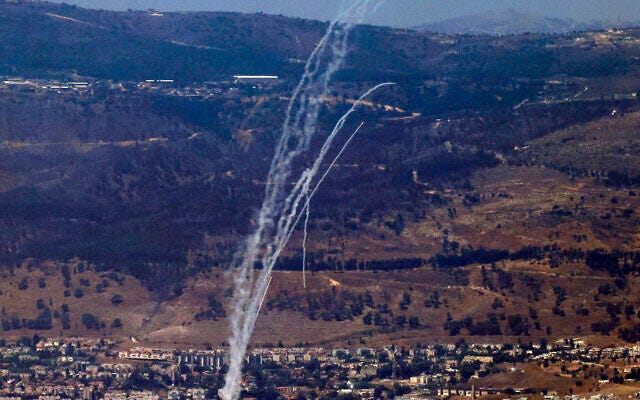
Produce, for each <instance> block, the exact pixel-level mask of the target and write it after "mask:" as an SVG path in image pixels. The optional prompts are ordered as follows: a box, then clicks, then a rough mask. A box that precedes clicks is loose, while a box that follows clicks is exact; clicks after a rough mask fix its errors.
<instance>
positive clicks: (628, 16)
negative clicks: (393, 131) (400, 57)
mask: <svg viewBox="0 0 640 400" xmlns="http://www.w3.org/2000/svg"><path fill="white" fill-rule="evenodd" d="M345 1H346V2H349V0H65V1H64V2H65V3H68V4H77V5H79V6H82V7H89V8H102V9H109V10H126V9H128V8H131V9H148V8H154V9H156V10H162V11H177V10H180V11H183V10H197V11H241V12H257V11H262V12H265V13H269V14H284V15H290V16H296V17H305V18H313V19H320V20H328V19H330V18H332V17H333V16H335V14H336V13H337V12H338V10H339V9H340V6H341V4H343V3H344V2H345ZM56 2H62V1H60V0H57V1H56ZM508 8H513V9H514V10H517V11H521V12H525V13H530V14H537V15H545V16H551V17H562V18H572V19H574V20H576V21H591V20H609V21H614V22H616V21H629V20H638V19H640V0H387V1H386V2H385V3H384V4H383V6H382V7H380V8H379V9H378V11H377V12H376V13H374V14H372V15H371V16H369V18H368V20H367V21H366V22H368V23H373V24H379V25H391V26H415V25H420V24H423V23H427V22H434V21H440V20H443V19H447V18H451V17H456V16H460V15H469V14H477V13H483V12H487V11H498V10H505V9H508Z"/></svg>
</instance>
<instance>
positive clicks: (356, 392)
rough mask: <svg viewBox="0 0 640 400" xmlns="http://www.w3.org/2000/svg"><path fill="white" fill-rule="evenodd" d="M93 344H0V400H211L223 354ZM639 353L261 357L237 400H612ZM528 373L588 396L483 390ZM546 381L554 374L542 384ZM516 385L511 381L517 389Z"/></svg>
mask: <svg viewBox="0 0 640 400" xmlns="http://www.w3.org/2000/svg"><path fill="white" fill-rule="evenodd" d="M126 344H127V343H122V342H120V343H119V342H115V341H112V340H109V339H98V338H80V337H78V338H40V337H38V336H37V335H36V336H34V337H32V338H31V337H23V338H21V339H18V340H16V341H13V342H9V341H5V340H2V341H0V345H1V347H0V383H1V391H0V399H2V400H9V399H11V400H18V399H38V400H57V399H65V398H70V399H76V398H78V399H84V400H93V399H107V400H126V399H135V400H158V399H169V400H179V399H193V400H204V399H209V398H213V399H215V398H218V396H217V390H218V389H219V388H220V387H221V385H222V384H223V383H224V373H225V372H226V368H227V364H226V361H227V355H226V349H225V348H214V347H212V346H208V347H207V348H203V349H160V348H147V347H140V346H139V344H137V343H132V344H133V345H134V346H132V347H130V348H129V349H126V350H124V348H126ZM639 356H640V346H637V345H636V346H631V347H609V348H598V347H593V346H589V345H586V344H585V342H584V341H583V340H582V339H579V338H574V339H568V340H559V341H557V342H555V343H552V344H547V343H545V342H544V340H543V341H542V343H539V344H516V345H508V344H507V345H494V344H468V343H466V342H465V341H464V340H463V339H461V340H459V341H458V342H457V343H456V344H440V345H416V346H414V347H412V348H406V347H398V346H394V345H390V346H385V347H383V348H379V349H373V348H364V347H361V348H353V349H346V348H333V349H328V348H323V347H281V346H274V347H261V348H252V349H250V351H249V352H248V354H247V356H246V358H245V377H244V380H243V388H244V392H243V397H244V398H274V399H275V398H287V399H298V400H301V399H311V398H341V399H378V398H396V399H401V400H405V399H411V400H413V399H435V398H452V397H455V398H469V399H472V398H486V397H487V396H489V397H495V396H498V398H514V399H525V398H528V397H532V398H533V397H536V396H537V397H538V398H542V396H544V399H545V400H553V399H563V398H564V399H570V400H579V399H582V398H585V399H590V400H596V399H605V398H607V399H615V398H618V396H616V394H614V393H613V390H612V391H611V393H609V392H608V388H609V387H613V386H610V385H614V386H615V385H616V384H617V385H622V384H625V383H629V384H633V382H636V381H638V380H640V366H639V365H637V359H638V357H639ZM532 366H535V367H537V368H543V369H550V370H554V369H557V371H558V373H556V374H555V375H556V376H565V377H572V378H577V379H578V380H577V381H576V383H577V386H579V387H583V388H584V390H585V392H586V391H588V392H589V393H590V395H589V396H584V395H580V394H578V393H573V389H570V390H569V392H568V393H565V392H563V391H562V389H559V388H554V387H545V388H541V387H540V386H539V385H540V384H542V385H543V386H544V382H541V383H540V382H539V383H538V387H527V386H526V385H518V386H516V385H514V386H509V387H498V386H492V385H483V384H482V383H481V382H482V380H481V378H483V377H487V376H489V375H492V374H507V375H508V374H512V375H515V376H518V375H525V374H527V373H529V372H528V370H530V369H531V367H532ZM550 375H552V374H550ZM517 381H518V379H516V380H514V382H517Z"/></svg>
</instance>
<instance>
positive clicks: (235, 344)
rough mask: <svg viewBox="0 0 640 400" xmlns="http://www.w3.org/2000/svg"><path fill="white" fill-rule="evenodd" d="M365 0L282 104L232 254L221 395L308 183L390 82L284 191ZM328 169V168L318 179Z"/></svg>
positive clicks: (331, 34)
mask: <svg viewBox="0 0 640 400" xmlns="http://www.w3.org/2000/svg"><path fill="white" fill-rule="evenodd" d="M368 4H369V0H357V1H355V2H354V3H353V5H352V6H351V7H349V8H348V9H347V10H345V11H344V12H343V13H342V14H341V15H340V16H339V17H338V18H337V19H336V20H335V21H333V22H332V23H331V24H330V25H329V27H328V29H327V32H326V34H325V36H324V37H323V38H322V39H321V40H320V42H319V43H318V46H317V47H316V48H315V49H314V51H313V53H312V54H311V56H310V58H309V60H308V62H307V64H306V66H305V69H304V74H303V76H302V79H301V80H300V83H299V84H298V86H297V87H296V88H295V90H294V92H293V95H292V97H291V101H290V103H289V106H288V107H287V115H286V118H285V123H284V125H283V129H282V136H281V138H280V140H279V142H278V145H277V147H276V151H275V155H274V158H273V160H272V162H271V167H270V170H269V174H268V178H267V185H266V188H265V199H264V202H263V204H262V207H261V209H260V211H259V213H258V217H257V227H256V230H255V232H254V233H253V234H252V235H250V236H249V237H248V238H247V240H246V243H245V246H244V249H243V250H242V251H241V252H239V253H238V254H237V255H236V257H235V259H234V262H233V265H232V270H233V272H234V276H233V280H234V285H235V288H234V289H235V291H234V295H233V304H232V307H233V309H232V315H231V330H232V336H231V337H230V339H229V346H230V353H229V356H230V357H229V371H228V372H227V375H226V377H225V386H224V387H223V388H222V389H221V390H220V392H219V394H220V397H221V398H222V399H223V400H236V399H237V398H238V396H239V394H240V389H241V387H240V381H241V377H242V375H241V374H242V362H243V359H244V355H245V352H246V348H247V345H248V343H249V340H250V338H251V333H252V332H253V328H254V326H255V322H256V319H257V316H258V309H259V307H260V306H261V303H262V300H263V299H264V296H265V293H266V289H267V287H268V284H269V277H270V274H271V271H272V270H273V267H274V265H275V263H276V261H277V259H278V257H279V255H280V253H281V252H282V250H283V249H284V247H285V245H286V244H287V242H288V240H289V238H290V237H291V234H292V233H293V230H294V228H295V226H296V225H297V223H298V222H299V220H300V217H301V216H302V210H301V209H300V206H301V204H304V206H305V207H308V205H309V200H310V199H311V197H312V196H313V194H315V192H316V191H317V188H318V186H317V185H316V187H314V189H313V191H312V192H311V195H310V196H309V198H308V199H307V201H306V202H304V203H303V202H302V199H303V197H304V196H305V194H307V193H309V189H310V185H311V182H312V180H313V178H314V177H315V175H316V174H317V172H318V170H319V168H320V166H321V164H322V162H323V160H324V157H325V156H326V154H327V152H328V150H329V148H330V147H331V144H332V142H333V139H334V138H335V136H336V135H337V134H338V132H339V131H340V129H341V128H342V127H343V126H344V123H345V122H346V119H347V117H348V116H349V115H350V114H351V113H352V112H353V111H354V110H355V108H356V107H357V106H358V105H359V104H360V103H361V101H362V100H363V99H364V97H366V96H368V95H369V94H371V93H372V92H373V91H374V90H376V89H378V88H379V87H382V86H384V85H388V84H389V83H386V84H381V85H378V86H376V87H375V88H373V89H370V90H369V91H367V93H365V94H364V95H363V96H362V97H361V98H360V99H358V100H357V101H356V102H354V104H353V105H352V107H351V108H350V109H349V111H348V112H347V113H346V114H345V115H343V116H342V118H340V120H339V121H338V123H337V124H336V126H335V127H334V129H333V130H332V132H331V134H330V135H329V136H328V137H327V139H326V141H325V142H324V144H323V146H322V148H321V150H320V153H319V155H318V157H317V159H316V161H315V162H314V163H313V165H312V166H311V167H310V168H307V169H306V170H304V171H303V172H302V174H301V177H300V178H299V179H298V180H297V182H296V183H295V185H294V187H293V189H292V190H291V191H290V192H289V193H288V194H287V193H286V190H285V189H286V184H287V182H288V180H289V177H290V175H291V173H292V164H293V162H294V161H295V160H296V159H297V158H298V156H300V155H301V154H304V153H305V152H306V151H307V150H308V149H309V146H310V142H311V138H312V136H313V134H314V133H315V131H316V126H317V119H318V114H319V112H320V108H321V105H322V102H323V100H324V98H325V97H326V96H327V94H328V92H329V82H330V80H331V77H332V76H333V74H334V73H335V72H336V71H337V70H338V69H339V68H340V67H341V65H342V62H343V60H344V58H345V56H346V53H347V38H348V34H349V32H350V30H351V27H352V26H351V25H349V24H342V21H343V20H344V18H347V17H348V18H354V17H360V18H361V17H362V15H364V12H365V11H366V10H367V6H368ZM358 129H359V128H358ZM343 150H344V149H343ZM334 163H335V161H334ZM332 166H333V165H332ZM330 168H331V167H330ZM330 168H329V169H330ZM327 173H328V170H327V171H326V172H325V174H324V175H323V177H322V179H321V181H322V180H323V179H324V177H326V174H327ZM319 183H320V182H319ZM258 262H259V263H261V264H262V270H261V271H259V273H258V276H257V277H254V266H255V264H256V263H258Z"/></svg>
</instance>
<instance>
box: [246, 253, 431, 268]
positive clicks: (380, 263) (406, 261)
mask: <svg viewBox="0 0 640 400" xmlns="http://www.w3.org/2000/svg"><path fill="white" fill-rule="evenodd" d="M302 264H303V263H302V256H301V255H296V256H292V257H281V258H280V259H278V262H277V263H276V266H275V269H276V270H279V271H302ZM424 265H425V260H424V259H422V258H392V259H389V260H371V261H365V260H358V259H356V258H350V259H348V260H346V261H345V262H344V263H343V262H342V261H341V260H337V259H334V258H331V257H329V258H327V259H325V258H321V259H317V258H316V257H314V256H312V257H310V258H308V263H307V270H308V271H394V270H400V269H413V268H420V267H422V266H424ZM256 268H259V269H262V265H261V264H260V263H258V264H257V265H256Z"/></svg>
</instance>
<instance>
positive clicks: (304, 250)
mask: <svg viewBox="0 0 640 400" xmlns="http://www.w3.org/2000/svg"><path fill="white" fill-rule="evenodd" d="M306 196H307V201H306V204H305V207H304V233H303V235H302V287H303V288H305V289H306V288H307V227H308V226H309V212H310V207H311V205H310V204H309V202H310V201H311V199H310V198H309V195H308V194H307V195H306Z"/></svg>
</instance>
